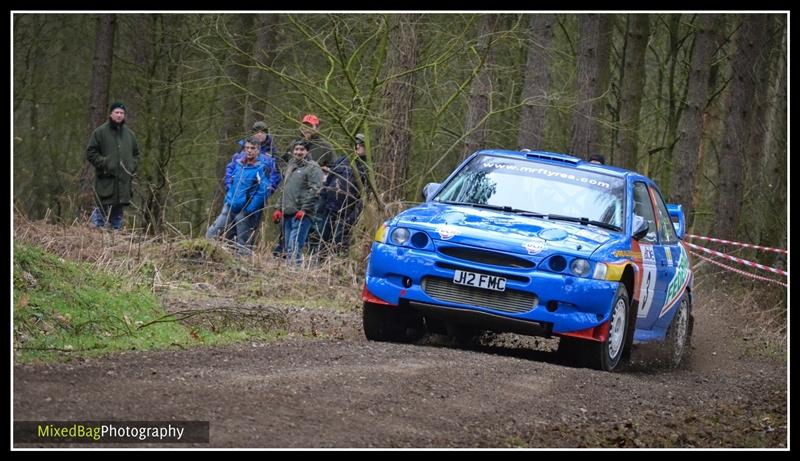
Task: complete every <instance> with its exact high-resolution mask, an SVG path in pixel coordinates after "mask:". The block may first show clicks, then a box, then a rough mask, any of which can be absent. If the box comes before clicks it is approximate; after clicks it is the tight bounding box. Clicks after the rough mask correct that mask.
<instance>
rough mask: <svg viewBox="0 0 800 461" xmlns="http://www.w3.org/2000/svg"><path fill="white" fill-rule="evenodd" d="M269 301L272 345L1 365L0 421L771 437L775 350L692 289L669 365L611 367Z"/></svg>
mask: <svg viewBox="0 0 800 461" xmlns="http://www.w3.org/2000/svg"><path fill="white" fill-rule="evenodd" d="M709 296H710V295H709ZM180 304H181V303H180V301H177V300H174V299H173V300H171V301H170V305H171V307H172V309H182V308H185V306H181V305H180ZM250 307H251V308H252V307H258V306H250ZM280 312H281V315H284V316H285V317H286V318H288V319H289V320H288V322H289V323H288V325H287V331H288V332H289V334H288V335H286V336H284V337H283V338H282V339H279V340H277V341H274V342H268V343H246V344H239V345H235V346H227V347H214V348H203V347H198V348H195V349H190V350H174V351H160V352H135V351H134V352H128V353H124V354H117V355H113V356H108V357H105V358H100V359H79V360H76V361H73V362H72V363H66V364H27V365H15V366H14V369H13V371H14V377H13V385H14V395H13V400H14V415H13V417H14V420H17V421H21V420H73V421H74V420H85V421H88V420H139V421H144V420H157V421H165V420H203V421H209V422H210V443H209V444H207V445H205V444H201V445H197V446H208V447H542V448H551V447H696V448H706V447H767V448H780V447H786V446H787V379H786V377H787V373H786V363H785V360H784V359H783V358H782V357H785V351H783V353H782V354H781V353H778V354H774V353H767V352H763V351H761V350H760V349H762V342H763V341H762V338H759V337H758V335H757V334H753V333H751V332H748V331H746V330H743V329H742V327H741V325H743V320H744V319H741V318H737V317H736V316H735V315H731V312H730V306H725V305H723V304H721V303H718V302H715V300H714V299H711V298H710V297H708V296H704V295H703V293H698V294H697V296H696V300H695V317H696V320H695V332H694V343H693V355H692V358H691V360H690V361H689V363H688V364H687V365H686V366H685V367H683V368H681V369H677V370H671V369H669V368H667V367H665V366H663V365H661V364H660V363H659V362H658V361H657V360H656V357H657V356H658V354H657V351H653V350H651V349H649V348H643V347H638V348H636V349H635V350H634V352H633V363H632V364H631V365H630V366H628V367H627V368H626V369H625V370H623V371H621V372H615V373H605V372H600V371H596V370H590V369H585V368H578V367H576V366H574V365H572V364H570V363H566V362H564V361H563V360H562V359H561V358H560V356H559V355H558V354H556V353H555V352H552V351H550V349H552V348H553V345H554V344H556V342H557V340H555V339H551V340H544V341H542V340H533V339H528V338H521V337H518V336H512V335H504V336H501V337H499V338H495V339H494V340H491V341H489V340H485V341H484V344H482V345H476V346H475V347H472V348H470V349H462V348H456V347H453V346H452V345H451V344H450V343H449V342H448V341H447V339H446V338H443V337H437V336H432V337H426V338H423V340H422V341H421V342H420V343H419V344H410V345H404V344H391V343H376V342H368V341H366V340H365V339H364V338H363V334H362V333H361V318H360V312H359V311H358V310H357V309H355V308H354V309H353V310H352V311H329V310H320V309H289V310H286V309H284V310H283V311H280ZM763 347H766V346H763ZM762 352H763V353H762ZM16 446H18V447H26V446H27V447H30V446H33V445H27V444H19V443H17V444H16ZM114 446H115V447H119V446H120V445H114ZM139 446H140V445H139ZM161 446H162V447H163V445H161ZM171 446H172V447H180V446H186V445H171Z"/></svg>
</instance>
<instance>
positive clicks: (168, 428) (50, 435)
mask: <svg viewBox="0 0 800 461" xmlns="http://www.w3.org/2000/svg"><path fill="white" fill-rule="evenodd" d="M14 441H15V442H20V443H208V421H15V422H14Z"/></svg>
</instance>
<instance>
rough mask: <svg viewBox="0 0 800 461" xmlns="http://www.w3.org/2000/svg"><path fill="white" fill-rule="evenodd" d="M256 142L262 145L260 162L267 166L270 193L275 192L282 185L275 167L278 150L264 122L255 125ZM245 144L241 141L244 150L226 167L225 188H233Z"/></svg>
mask: <svg viewBox="0 0 800 461" xmlns="http://www.w3.org/2000/svg"><path fill="white" fill-rule="evenodd" d="M252 136H253V137H254V138H255V139H256V141H258V142H259V143H260V146H261V149H260V150H259V160H261V163H263V164H264V165H265V166H266V169H267V173H268V174H269V185H268V189H269V193H270V194H271V193H273V192H275V190H276V189H277V188H278V185H279V184H280V183H281V173H280V172H279V171H278V168H277V166H276V165H275V156H276V155H277V154H278V148H277V147H275V145H274V144H273V143H272V136H270V135H268V134H267V124H266V123H264V122H256V123H254V124H253V135H252ZM244 143H245V140H244V139H242V140H240V141H239V145H240V146H242V150H240V151H238V152H236V153H235V154H233V156H232V157H231V161H230V162H229V163H228V166H227V167H225V187H226V188H230V187H231V181H232V179H233V178H232V177H233V170H234V169H235V168H236V162H238V161H239V160H241V159H242V158H243V157H244V154H245V152H244Z"/></svg>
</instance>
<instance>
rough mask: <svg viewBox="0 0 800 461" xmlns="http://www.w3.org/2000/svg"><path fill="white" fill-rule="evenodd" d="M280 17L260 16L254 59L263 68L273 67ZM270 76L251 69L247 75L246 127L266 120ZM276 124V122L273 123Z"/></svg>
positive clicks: (273, 15)
mask: <svg viewBox="0 0 800 461" xmlns="http://www.w3.org/2000/svg"><path fill="white" fill-rule="evenodd" d="M277 24H278V15H277V14H259V15H258V29H257V31H256V42H255V45H254V46H253V53H252V55H253V57H254V58H255V59H256V61H258V62H259V64H261V65H263V66H271V65H272V61H273V60H274V59H275V36H276V34H277V28H276V26H277ZM269 82H270V75H269V74H268V73H266V72H264V71H262V70H261V69H258V68H256V67H251V68H250V71H249V73H248V75H247V90H248V91H249V94H248V95H247V105H246V107H245V115H244V126H245V127H249V126H253V123H254V122H255V121H257V120H264V118H265V117H264V116H265V114H266V113H267V105H266V103H264V102H263V101H264V100H266V99H269ZM272 122H274V121H272Z"/></svg>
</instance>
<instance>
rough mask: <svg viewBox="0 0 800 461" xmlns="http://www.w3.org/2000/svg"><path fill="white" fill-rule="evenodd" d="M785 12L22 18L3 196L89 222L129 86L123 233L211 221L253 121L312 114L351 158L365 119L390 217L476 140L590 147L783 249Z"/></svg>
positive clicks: (190, 230)
mask: <svg viewBox="0 0 800 461" xmlns="http://www.w3.org/2000/svg"><path fill="white" fill-rule="evenodd" d="M787 21H788V14H787V13H784V12H769V13H768V12H752V13H745V14H734V13H713V14H696V13H687V12H682V13H678V12H676V13H669V12H667V13H653V14H627V13H613V12H609V13H599V14H585V13H582V14H576V13H561V14H553V13H534V12H531V13H514V14H509V13H502V14H491V13H486V14H470V13H458V14H455V13H348V14H339V13H330V14H319V13H316V14H303V13H297V14H289V13H226V14H200V13H170V14H167V13H163V14H161V13H149V14H140V13H122V12H119V13H105V14H93V13H49V14H45V13H35V12H31V13H12V27H13V29H12V34H13V57H12V59H13V62H12V66H13V70H12V72H13V81H12V92H13V101H12V105H13V126H12V130H13V139H12V149H13V160H12V161H13V189H14V196H13V197H14V198H13V200H14V210H15V213H21V214H22V215H24V216H26V217H28V218H29V219H33V220H37V219H47V220H48V221H50V222H59V223H72V222H85V221H86V219H87V216H88V214H87V213H88V212H89V211H90V210H91V206H92V201H91V183H92V175H93V171H92V170H91V168H90V167H89V165H88V163H87V162H86V159H85V148H86V144H87V141H88V139H89V135H90V133H91V131H92V130H93V129H94V128H95V127H97V126H99V125H100V124H101V123H103V122H104V121H105V120H106V119H107V117H108V108H109V103H110V102H112V101H117V100H119V101H123V102H124V103H125V104H126V106H127V108H128V119H127V123H128V125H129V127H131V129H132V130H133V131H134V132H135V133H136V135H137V138H138V140H139V146H140V149H141V158H140V166H139V172H138V175H137V178H136V179H135V181H134V193H135V194H134V203H133V204H132V207H131V209H130V210H129V211H128V213H127V215H126V227H127V228H128V229H133V230H134V231H135V232H141V233H144V234H147V235H170V236H174V235H176V234H177V235H181V236H184V237H199V236H202V235H204V233H205V229H206V228H207V226H208V224H209V223H210V222H211V221H212V220H213V219H214V217H215V216H216V214H217V213H218V211H219V208H220V206H221V200H222V196H223V189H222V183H221V180H222V177H223V171H224V167H225V164H226V163H227V162H228V161H229V160H230V158H231V155H232V154H233V153H234V152H235V151H236V150H237V144H236V142H237V141H238V140H239V139H242V138H243V137H245V136H246V135H247V134H248V132H249V128H250V127H251V126H252V124H253V122H254V121H256V120H264V121H266V123H267V124H268V126H269V129H270V134H271V135H272V136H273V137H274V138H275V140H276V142H277V145H278V147H279V149H280V150H281V151H282V152H284V151H286V150H287V149H288V146H289V143H291V142H292V141H293V140H294V139H296V138H297V137H299V124H300V120H301V118H302V116H303V114H305V113H316V114H317V115H319V117H320V119H321V127H320V128H321V131H322V134H323V136H324V137H325V138H327V139H328V140H329V141H330V142H331V143H332V144H333V146H334V147H335V148H336V150H337V153H338V154H339V155H348V156H349V157H350V158H351V159H352V157H353V155H354V152H353V149H352V146H353V144H354V136H355V134H356V133H359V132H361V133H365V134H366V135H367V151H368V162H369V165H370V167H371V168H370V175H369V182H370V183H372V187H371V188H370V189H371V190H372V192H371V193H370V194H369V198H368V200H367V201H368V205H369V206H370V207H371V209H373V210H378V213H380V214H383V215H384V216H389V215H390V214H391V213H394V212H396V211H397V210H399V209H402V208H405V207H407V206H409V205H411V204H413V203H415V202H418V201H420V200H421V195H420V191H421V189H422V187H423V186H424V185H425V184H426V183H427V182H433V181H435V182H439V181H441V180H443V179H444V178H445V177H446V176H447V175H448V174H449V173H450V172H451V171H452V169H453V168H454V167H455V166H456V165H458V163H459V162H460V161H461V160H463V158H464V157H465V156H467V155H468V154H470V153H472V152H474V151H476V150H479V149H481V148H508V149H516V148H529V149H540V150H549V151H555V152H563V153H569V154H572V155H576V156H579V157H582V158H587V157H588V156H589V155H590V154H592V153H602V154H604V155H605V158H606V161H607V163H609V164H612V165H615V166H620V167H624V168H630V169H634V170H637V171H639V172H641V173H643V174H645V175H648V176H650V177H651V178H653V179H654V180H656V182H657V183H658V184H659V186H660V188H661V190H662V193H663V194H664V198H665V199H666V200H667V201H668V202H671V203H680V204H682V205H683V207H684V210H685V212H686V214H687V218H688V228H689V231H690V232H692V233H695V234H700V235H711V236H714V237H719V238H726V239H732V240H740V241H746V242H751V243H755V244H761V245H766V246H772V247H780V248H786V245H787V234H788V208H787V202H788V190H787V187H788V184H787V178H788V157H787V153H788V144H787V114H788V111H787V101H788V96H787V76H788V69H787V57H786V56H787V46H788V36H787ZM359 186H360V187H362V189H363V188H364V185H362V184H359ZM273 201H274V200H273ZM271 202H272V201H271ZM370 224H372V223H370ZM263 226H264V228H263V229H264V230H265V232H266V234H265V235H271V233H273V232H274V230H273V229H271V227H270V226H269V225H268V224H266V223H265V224H263ZM369 227H370V226H363V229H362V230H363V234H364V235H371V233H372V232H373V231H374V228H369ZM784 258H785V256H781V255H774V256H773V255H766V256H764V255H762V259H761V261H762V262H765V263H767V264H772V265H776V266H778V267H781V266H785V264H786V261H785V259H784Z"/></svg>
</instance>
